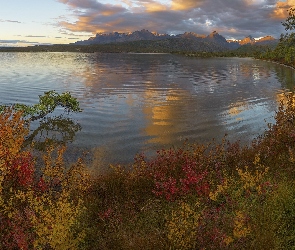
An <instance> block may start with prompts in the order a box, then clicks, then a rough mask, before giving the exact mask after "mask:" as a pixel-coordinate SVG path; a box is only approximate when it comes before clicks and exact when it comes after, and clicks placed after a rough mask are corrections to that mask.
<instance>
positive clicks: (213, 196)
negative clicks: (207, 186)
mask: <svg viewBox="0 0 295 250" xmlns="http://www.w3.org/2000/svg"><path fill="white" fill-rule="evenodd" d="M228 188H229V181H228V179H227V178H225V180H224V181H223V183H222V184H221V185H217V190H216V191H215V192H210V193H209V197H210V199H211V200H213V201H216V200H217V197H218V196H219V195H220V194H223V193H224V192H226V190H227V189H228Z"/></svg>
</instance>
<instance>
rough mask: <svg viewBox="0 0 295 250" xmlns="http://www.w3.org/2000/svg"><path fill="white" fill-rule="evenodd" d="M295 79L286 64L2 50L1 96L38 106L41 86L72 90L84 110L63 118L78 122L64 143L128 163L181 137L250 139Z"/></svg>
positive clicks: (100, 158)
mask: <svg viewBox="0 0 295 250" xmlns="http://www.w3.org/2000/svg"><path fill="white" fill-rule="evenodd" d="M294 78H295V73H294V70H292V69H290V68H288V67H284V66H281V65H278V64H275V63H270V62H264V61H259V60H254V59H250V58H214V59H196V58H186V57H182V56H178V55H170V54H79V53H1V54H0V102H1V103H2V104H10V103H15V102H20V103H25V104H35V103H37V102H38V96H39V95H42V94H43V93H44V92H45V91H48V90H56V91H58V92H64V91H69V92H71V94H72V95H73V96H74V97H77V98H78V100H79V102H80V104H81V108H82V109H83V112H82V113H79V114H72V115H70V116H65V117H70V118H71V119H72V120H73V121H74V122H76V123H79V124H80V125H81V128H82V129H81V130H80V131H78V132H76V133H72V134H71V135H72V137H71V136H70V137H69V138H68V140H71V139H72V138H73V139H74V140H73V142H71V143H70V146H69V147H70V148H72V149H73V150H74V149H77V150H84V149H89V150H91V151H92V152H93V153H94V156H95V160H94V161H95V163H94V164H95V166H99V165H101V166H104V165H105V164H106V163H129V162H131V161H132V159H133V157H134V156H135V154H136V153H139V152H147V153H148V154H149V153H150V152H154V151H155V150H157V149H161V148H166V147H170V146H172V145H175V146H177V145H180V144H182V143H183V141H184V140H185V139H188V140H189V141H190V142H208V141H210V140H211V139H212V138H215V139H217V140H220V139H221V138H222V137H223V136H224V135H225V134H228V139H230V140H237V139H238V140H242V141H243V142H244V143H247V142H250V141H251V140H252V139H253V138H254V137H257V136H258V135H259V134H262V133H263V131H264V130H265V129H266V127H267V125H266V124H267V122H273V116H274V112H275V110H276V108H277V105H278V101H279V100H280V99H281V98H283V95H282V93H283V92H284V91H285V90H288V89H291V88H293V86H294V82H295V81H294V80H295V79H294ZM58 112H60V111H58ZM58 112H57V113H56V114H55V115H59V113H58ZM38 126H39V124H33V126H32V130H35V129H37V128H38ZM46 133H48V134H49V135H50V136H56V137H58V136H60V135H59V134H58V132H57V131H54V128H53V127H52V131H51V132H44V130H42V129H41V130H40V131H39V135H38V136H39V137H40V138H41V137H42V136H43V137H44V136H45V135H44V134H46ZM73 135H74V137H73ZM38 136H37V137H38ZM37 137H36V138H37Z"/></svg>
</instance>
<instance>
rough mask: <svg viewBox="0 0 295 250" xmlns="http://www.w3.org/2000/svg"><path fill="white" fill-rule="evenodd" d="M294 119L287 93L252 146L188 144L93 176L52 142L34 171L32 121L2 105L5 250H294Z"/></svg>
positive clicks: (0, 243) (0, 201) (0, 184)
mask: <svg viewBox="0 0 295 250" xmlns="http://www.w3.org/2000/svg"><path fill="white" fill-rule="evenodd" d="M49 99H50V98H49ZM70 99H71V98H70ZM55 100H57V99H55ZM74 103H75V102H74ZM17 107H18V106H17ZM35 107H37V106H35ZM76 108H77V110H79V108H78V107H76ZM294 117H295V96H294V94H288V95H287V96H286V101H285V102H282V103H281V105H280V107H279V109H278V111H277V113H276V117H275V118H276V123H275V124H273V125H269V127H268V130H267V131H266V132H265V134H264V135H263V136H261V137H260V138H257V139H256V140H254V141H253V142H252V145H251V146H247V147H246V146H241V145H239V143H238V142H236V143H229V142H227V141H226V140H223V141H222V142H221V143H217V142H214V141H213V142H212V143H210V144H208V145H200V144H194V145H189V144H186V145H184V146H183V147H181V148H171V149H163V150H160V151H158V152H157V156H156V157H155V158H154V159H152V160H147V159H146V158H145V157H144V156H143V155H138V156H136V157H135V160H134V163H133V164H132V165H131V166H119V165H118V166H111V171H110V173H108V174H106V175H103V176H91V175H90V174H89V173H88V172H87V166H86V165H85V164H84V163H83V161H82V159H78V161H77V162H76V163H75V164H72V165H71V166H67V165H66V164H65V163H64V161H63V153H64V150H65V148H64V147H63V146H61V147H57V146H52V145H51V146H48V148H47V150H46V152H45V153H43V156H42V158H43V164H42V167H41V169H40V168H39V167H38V168H37V167H36V161H37V160H38V161H40V159H37V158H35V157H34V156H33V155H32V152H31V149H30V148H29V147H24V145H23V143H24V141H25V138H26V136H27V135H28V131H29V130H28V128H29V122H28V119H27V118H26V116H24V113H23V111H20V110H19V109H15V108H14V107H6V108H3V110H2V111H1V115H0V220H1V224H0V248H1V249H140V248H144V249H292V248H294V246H295V226H294V223H293V221H294V219H295V182H294V177H295V170H294V169H295V168H294V166H295V129H294V127H295V118H294Z"/></svg>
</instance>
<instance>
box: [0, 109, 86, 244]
mask: <svg viewBox="0 0 295 250" xmlns="http://www.w3.org/2000/svg"><path fill="white" fill-rule="evenodd" d="M28 131H29V130H28V126H27V124H26V123H25V122H24V120H23V118H22V114H21V113H20V112H14V111H13V110H12V109H6V110H4V111H3V112H2V113H0V217H1V223H2V222H3V221H6V224H7V225H16V226H17V227H20V230H21V232H23V233H24V232H30V234H32V235H33V237H29V238H30V239H32V242H25V243H23V242H21V243H18V242H17V240H19V239H17V240H15V241H16V242H11V246H9V249H15V247H16V246H18V247H19V244H24V245H26V246H27V247H34V249H47V248H48V247H50V248H52V249H60V250H63V249H79V244H80V243H81V242H82V241H83V239H84V237H85V233H84V231H83V230H82V229H81V228H80V226H79V219H80V217H81V215H82V214H83V213H84V211H85V207H84V204H83V200H82V198H83V197H82V195H83V191H85V190H86V189H87V188H88V187H89V181H88V174H87V171H86V169H85V166H84V164H83V162H82V161H81V159H79V160H78V161H77V163H75V164H73V165H72V166H71V167H70V168H67V167H66V165H65V164H64V162H63V153H64V151H65V148H61V149H58V150H57V153H56V157H53V156H52V155H53V154H54V148H53V147H51V148H49V149H48V151H47V154H46V155H45V156H44V167H43V169H41V174H42V180H44V183H43V184H44V185H43V187H42V188H43V189H40V188H38V187H37V186H38V185H37V184H36V183H35V184H34V183H33V182H32V183H30V184H29V185H28V186H25V187H19V186H18V182H16V183H15V184H14V185H13V186H12V185H11V181H10V179H9V178H14V176H13V175H11V173H13V172H11V168H12V164H13V161H14V160H15V159H17V157H19V156H20V155H26V154H25V151H24V150H22V144H23V142H24V137H25V136H26V135H27V134H28ZM17 164H18V163H17ZM17 164H16V165H15V166H14V167H15V169H16V170H19V168H20V166H19V165H17ZM36 178H37V179H38V178H39V177H37V176H36ZM19 219H21V220H23V221H24V222H25V223H24V225H22V224H20V223H21V222H20V221H18V220H19ZM2 230H3V229H2ZM5 230H6V231H7V230H8V231H9V230H13V228H12V229H9V228H7V229H5ZM6 231H5V232H6ZM0 233H1V232H0ZM3 237H5V235H0V248H1V247H3V246H2V241H3V239H4V238H3ZM10 237H12V236H10ZM27 238H28V237H23V238H21V240H22V241H26V240H28V239H27ZM13 240H14V239H12V241H13ZM19 241H20V240H19ZM13 244H14V245H13ZM27 247H26V249H27ZM21 249H22V247H21Z"/></svg>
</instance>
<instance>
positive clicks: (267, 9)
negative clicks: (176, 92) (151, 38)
mask: <svg viewBox="0 0 295 250" xmlns="http://www.w3.org/2000/svg"><path fill="white" fill-rule="evenodd" d="M293 6H295V0H9V1H4V0H3V1H2V3H1V8H0V46H29V45H38V44H68V43H73V42H76V41H79V40H86V39H88V38H89V37H92V36H95V34H96V33H110V32H116V31H117V32H132V31H136V30H142V29H147V30H149V31H151V32H158V33H160V34H162V33H167V34H170V35H172V34H175V35H176V34H181V33H184V32H194V33H197V34H205V35H208V34H210V33H211V32H212V31H217V32H218V33H219V34H220V35H222V36H224V37H225V38H226V39H243V38H244V37H246V36H248V35H251V36H253V37H255V38H259V37H263V36H267V35H271V36H273V37H275V38H279V36H280V34H281V33H285V30H284V27H283V26H282V24H281V22H282V21H284V20H285V19H286V17H287V16H288V9H289V8H290V7H293Z"/></svg>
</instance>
